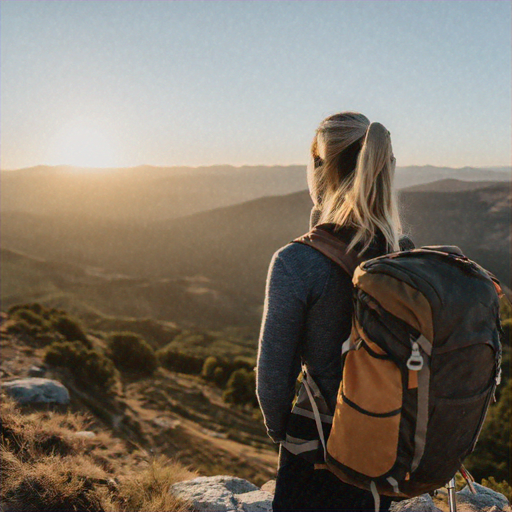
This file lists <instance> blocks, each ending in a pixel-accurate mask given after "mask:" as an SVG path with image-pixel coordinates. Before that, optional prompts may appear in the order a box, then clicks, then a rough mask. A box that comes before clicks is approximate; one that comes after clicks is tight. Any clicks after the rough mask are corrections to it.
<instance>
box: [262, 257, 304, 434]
mask: <svg viewBox="0 0 512 512" xmlns="http://www.w3.org/2000/svg"><path fill="white" fill-rule="evenodd" d="M305 318H306V296H305V289H304V285H303V283H302V282H301V280H300V278H299V277H298V275H297V274H296V273H294V272H293V271H292V270H291V269H290V268H289V266H288V265H287V264H286V261H285V258H283V252H282V250H281V251H278V252H277V253H275V254H274V256H273V258H272V261H271V262H270V267H269V271H268V276H267V284H266V291H265V304H264V309H263V319H262V325H261V332H260V338H259V347H258V363H257V379H256V392H257V396H258V400H259V403H260V407H261V410H262V412H263V418H264V421H265V426H266V427H267V432H268V435H269V436H270V437H271V438H272V440H273V441H274V442H279V441H282V440H284V438H285V431H286V423H287V421H288V417H289V414H290V411H291V407H292V401H293V398H294V395H295V382H296V380H297V377H298V375H299V372H300V367H301V361H300V354H299V351H298V348H299V345H300V342H301V340H302V337H303V335H304V324H305Z"/></svg>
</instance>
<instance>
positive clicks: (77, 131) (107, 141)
mask: <svg viewBox="0 0 512 512" xmlns="http://www.w3.org/2000/svg"><path fill="white" fill-rule="evenodd" d="M50 152H51V154H50V155H49V156H50V158H49V160H50V162H49V163H50V164H51V165H73V166H76V167H115V166H116V164H117V158H118V155H117V151H116V148H115V144H114V141H113V137H112V135H111V134H110V133H109V132H108V130H107V129H105V127H102V126H101V125H100V124H99V123H97V122H94V121H92V120H84V119H77V120H75V121H72V122H69V123H66V124H65V125H63V126H62V127H61V128H60V129H59V130H58V131H57V132H56V134H55V136H54V137H53V142H52V144H51V147H50Z"/></svg>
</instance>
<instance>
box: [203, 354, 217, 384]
mask: <svg viewBox="0 0 512 512" xmlns="http://www.w3.org/2000/svg"><path fill="white" fill-rule="evenodd" d="M218 364H219V361H218V360H217V358H216V357H213V356H210V357H207V358H206V359H205V360H204V364H203V369H202V371H201V376H202V377H203V378H204V379H205V380H210V381H212V380H213V373H214V372H215V369H216V368H217V366H218Z"/></svg>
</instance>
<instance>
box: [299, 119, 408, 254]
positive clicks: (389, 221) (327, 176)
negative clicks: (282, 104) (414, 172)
mask: <svg viewBox="0 0 512 512" xmlns="http://www.w3.org/2000/svg"><path fill="white" fill-rule="evenodd" d="M394 170H395V159H394V156H393V148H392V146H391V137H390V134H389V131H388V130H387V129H386V128H385V127H384V126H383V125H382V124H380V123H370V121H369V120H368V118H366V117H365V116H364V115H362V114H359V113H357V112H343V113H341V114H335V115H333V116H330V117H328V118H326V119H324V121H322V122H321V123H320V126H319V127H318V129H317V131H316V134H315V138H314V139H313V143H312V145H311V162H310V164H309V166H308V184H309V190H310V194H311V198H312V199H313V202H314V203H315V206H316V207H317V208H318V209H320V210H321V215H320V222H321V223H325V222H330V223H334V224H337V225H339V226H351V227H354V228H355V230H356V233H355V236H354V238H353V240H352V242H351V244H350V248H352V247H353V246H354V245H355V244H357V243H358V242H362V244H363V250H364V249H365V248H366V247H367V246H368V245H369V243H370V242H371V240H372V238H373V236H374V235H375V234H376V233H377V232H378V231H381V232H382V233H383V234H384V236H385V238H386V240H387V242H388V245H389V246H390V248H391V249H392V250H398V234H399V232H400V229H401V225H400V218H399V216H398V209H397V205H396V198H395V195H394V191H393V176H394Z"/></svg>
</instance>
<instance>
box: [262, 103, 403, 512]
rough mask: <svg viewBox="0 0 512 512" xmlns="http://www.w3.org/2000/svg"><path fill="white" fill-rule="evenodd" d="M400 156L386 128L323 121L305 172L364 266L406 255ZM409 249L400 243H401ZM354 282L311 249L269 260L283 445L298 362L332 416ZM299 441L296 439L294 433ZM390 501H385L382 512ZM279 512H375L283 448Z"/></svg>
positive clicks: (265, 345)
mask: <svg viewBox="0 0 512 512" xmlns="http://www.w3.org/2000/svg"><path fill="white" fill-rule="evenodd" d="M394 168H395V158H394V156H393V151H392V147H391V139H390V134H389V132H388V130H387V129H386V128H385V127H384V126H383V125H381V124H380V123H370V121H369V120H368V119H367V118H366V117H365V116H364V115H362V114H359V113H356V112H344V113H341V114H336V115H333V116H330V117H328V118H327V119H325V120H324V121H323V122H322V123H321V124H320V126H319V127H318V129H317V131H316V135H315V138H314V140H313V144H312V146H311V162H310V165H309V166H308V185H309V190H310V194H311V198H312V199H313V203H314V207H313V210H312V213H311V221H310V224H311V226H310V227H311V228H312V227H313V226H315V225H317V224H322V225H323V227H324V228H325V229H327V230H329V231H330V232H331V233H333V234H335V235H336V236H337V237H339V238H340V239H341V240H343V241H344V242H345V243H347V244H349V250H353V251H355V252H356V253H358V254H359V255H360V256H361V257H363V258H364V259H370V258H373V257H376V256H380V255H382V254H385V253H387V252H390V251H396V250H399V233H400V230H401V225H400V219H399V216H398V210H397V206H396V200H395V196H394V193H393V187H392V186H393V175H394ZM400 245H402V244H400ZM351 317H352V280H351V277H350V276H349V275H348V274H347V273H346V272H345V271H343V270H342V269H341V268H340V267H339V266H338V265H336V264H335V263H334V262H332V261H331V260H330V259H328V258H327V257H326V256H324V255H323V254H321V253H320V252H318V251H317V250H315V249H314V248H312V247H310V246H308V245H304V244H299V243H292V244H288V245H286V246H285V247H282V248H281V249H279V250H278V251H277V252H276V253H275V254H274V256H273V258H272V261H271V263H270V268H269V274H268V278H267V287H266V296H265V307H264V312H263V320H262V327H261V334H260V340H259V350H258V364H257V394H258V399H259V402H260V406H261V409H262V412H263V416H264V421H265V425H266V427H267V431H268V434H269V436H270V437H271V438H272V440H273V441H274V442H276V443H282V442H284V441H285V439H286V434H287V423H288V420H289V417H290V411H291V407H292V401H293V398H294V395H295V384H296V380H297V377H298V375H299V372H300V369H301V363H304V364H305V365H306V367H307V370H308V373H309V374H310V376H311V377H312V378H313V380H314V381H315V382H316V383H317V385H318V387H319V389H320V391H321V393H322V395H323V397H324V399H325V400H326V402H327V404H328V406H329V408H330V409H331V411H332V410H334V406H335V404H336V395H337V392H338V387H339V384H340V381H341V365H340V354H341V343H342V342H343V340H345V339H346V338H347V337H348V335H349V333H350V328H351ZM294 434H296V432H294ZM390 504H391V499H390V498H388V497H386V496H382V497H381V500H380V506H381V508H380V510H382V511H387V510H388V509H389V506H390ZM273 510H275V511H278V510H287V511H290V510H315V511H316V510H350V511H362V510H375V509H374V499H373V496H372V494H371V493H370V492H369V491H365V490H362V489H358V488H356V487H353V486H350V485H348V484H345V483H343V482H341V481H340V480H339V479H338V478H337V477H336V476H334V475H333V474H331V473H330V472H329V471H328V470H325V469H323V470H322V469H316V470H315V469H314V464H313V463H312V462H309V461H308V460H306V459H304V458H302V457H301V456H299V455H294V454H292V453H291V452H290V451H288V450H287V449H286V448H285V447H284V446H283V445H281V446H280V453H279V467H278V474H277V480H276V491H275V497H274V502H273Z"/></svg>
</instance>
